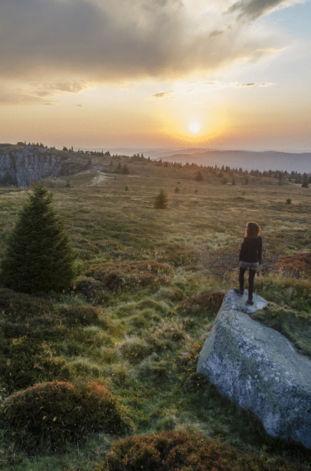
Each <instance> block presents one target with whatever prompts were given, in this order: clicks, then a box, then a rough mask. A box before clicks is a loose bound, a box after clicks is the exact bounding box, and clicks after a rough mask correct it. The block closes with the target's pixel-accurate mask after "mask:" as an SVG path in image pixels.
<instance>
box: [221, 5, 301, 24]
mask: <svg viewBox="0 0 311 471" xmlns="http://www.w3.org/2000/svg"><path fill="white" fill-rule="evenodd" d="M294 3H298V1H297V0H239V1H238V2H235V3H234V4H233V5H232V6H231V7H230V8H229V9H228V12H229V13H238V16H239V17H240V18H243V17H245V18H248V19H252V20H254V19H256V18H258V17H260V16H262V15H264V14H266V13H268V12H270V11H271V10H274V9H276V8H281V7H287V6H290V5H292V4H294Z"/></svg>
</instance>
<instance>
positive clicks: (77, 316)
mask: <svg viewBox="0 0 311 471" xmlns="http://www.w3.org/2000/svg"><path fill="white" fill-rule="evenodd" d="M58 310H59V314H60V315H61V317H62V319H63V320H64V322H65V323H66V325H68V326H74V325H81V326H87V325H92V324H98V323H99V321H100V310H99V309H98V308H96V307H94V306H90V305H89V304H78V305H74V306H72V305H63V306H60V307H59V309H58Z"/></svg>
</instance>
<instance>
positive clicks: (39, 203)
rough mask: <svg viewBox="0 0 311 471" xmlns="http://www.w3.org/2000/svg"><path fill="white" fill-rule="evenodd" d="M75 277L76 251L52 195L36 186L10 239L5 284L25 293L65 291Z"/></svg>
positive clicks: (5, 267) (4, 268) (4, 276)
mask: <svg viewBox="0 0 311 471" xmlns="http://www.w3.org/2000/svg"><path fill="white" fill-rule="evenodd" d="M73 274H74V272H73V252H72V249H71V247H70V244H69V241H68V237H67V235H66V233H65V232H64V229H63V226H62V224H61V222H60V220H59V219H58V217H57V216H56V214H55V212H54V209H53V207H52V195H51V194H50V193H48V191H47V190H46V189H45V188H44V187H43V186H41V185H36V186H35V187H34V189H33V191H32V193H31V194H30V196H29V199H28V201H27V203H26V204H25V206H24V207H23V209H22V210H21V212H20V215H19V219H18V221H17V223H16V226H15V228H14V230H13V232H12V234H11V236H10V238H9V242H8V247H7V251H6V254H5V257H4V260H3V262H2V273H1V278H2V282H3V284H4V285H5V286H7V287H8V288H11V289H14V290H15V291H21V292H26V293H39V292H49V291H62V290H64V289H67V288H69V286H70V284H71V281H72V279H73Z"/></svg>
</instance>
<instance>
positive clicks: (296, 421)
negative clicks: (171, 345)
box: [197, 290, 311, 448]
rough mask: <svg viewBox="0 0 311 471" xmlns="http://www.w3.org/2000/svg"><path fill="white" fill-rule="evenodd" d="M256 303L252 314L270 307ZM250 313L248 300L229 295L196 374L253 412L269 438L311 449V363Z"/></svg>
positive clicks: (206, 344)
mask: <svg viewBox="0 0 311 471" xmlns="http://www.w3.org/2000/svg"><path fill="white" fill-rule="evenodd" d="M254 302H255V304H254V307H253V311H254V310H256V309H261V308H263V307H264V306H265V305H266V304H267V303H266V301H265V300H264V299H263V298H261V297H260V296H255V298H254ZM243 311H244V312H243ZM245 311H246V309H245V300H244V297H243V299H241V298H240V297H238V296H237V294H235V292H234V291H233V290H230V291H229V292H228V293H227V294H226V296H225V299H224V301H223V304H222V306H221V308H220V310H219V313H218V315H217V318H216V321H215V324H214V327H213V329H212V331H211V334H210V335H209V337H208V338H207V340H206V342H205V344H204V347H203V349H202V351H201V353H200V356H199V361H198V367H197V371H198V373H200V374H202V375H204V376H207V377H208V379H209V380H210V381H211V383H213V384H214V385H215V386H216V387H217V388H218V390H219V391H220V392H221V393H222V394H224V395H225V396H227V397H228V398H230V399H231V400H232V401H234V402H235V403H236V404H237V405H239V406H240V407H243V408H245V409H247V410H249V411H251V412H253V413H254V414H255V415H256V416H257V417H258V418H259V420H260V421H261V422H262V424H263V426H264V428H265V430H266V432H267V433H268V434H269V435H271V436H273V437H279V438H282V439H285V440H293V441H295V442H298V443H300V444H302V445H303V446H305V447H306V448H311V360H310V359H309V358H307V357H305V356H303V355H300V354H299V353H298V352H297V351H296V350H295V349H294V347H293V346H292V344H291V343H290V342H289V340H287V339H286V338H285V337H284V336H283V335H281V334H280V333H279V332H277V331H276V330H273V329H271V328H269V327H266V326H264V325H263V324H261V323H259V322H257V321H254V320H252V319H251V317H250V315H249V314H248V313H246V312H245Z"/></svg>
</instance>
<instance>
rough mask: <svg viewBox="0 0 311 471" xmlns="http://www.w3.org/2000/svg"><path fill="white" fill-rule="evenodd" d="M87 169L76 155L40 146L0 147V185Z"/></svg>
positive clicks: (25, 183) (86, 163) (26, 182)
mask: <svg viewBox="0 0 311 471" xmlns="http://www.w3.org/2000/svg"><path fill="white" fill-rule="evenodd" d="M88 168H90V161H89V159H87V158H86V157H85V156H80V155H79V154H73V153H65V152H62V151H57V150H56V149H55V150H51V149H47V148H45V147H40V146H29V145H28V146H13V145H1V146H0V185H16V186H28V185H31V184H32V183H33V182H35V181H39V180H41V179H42V178H46V177H58V176H60V175H70V174H73V173H77V172H80V171H82V170H87V169H88Z"/></svg>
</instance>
